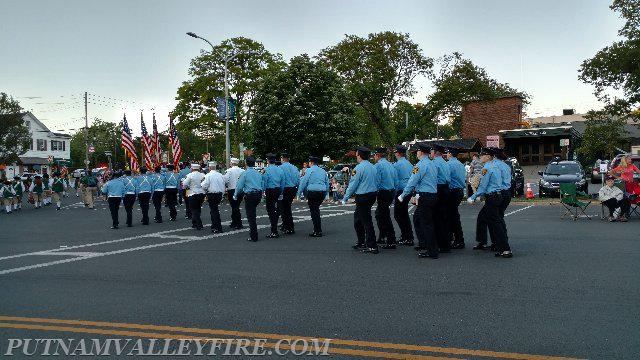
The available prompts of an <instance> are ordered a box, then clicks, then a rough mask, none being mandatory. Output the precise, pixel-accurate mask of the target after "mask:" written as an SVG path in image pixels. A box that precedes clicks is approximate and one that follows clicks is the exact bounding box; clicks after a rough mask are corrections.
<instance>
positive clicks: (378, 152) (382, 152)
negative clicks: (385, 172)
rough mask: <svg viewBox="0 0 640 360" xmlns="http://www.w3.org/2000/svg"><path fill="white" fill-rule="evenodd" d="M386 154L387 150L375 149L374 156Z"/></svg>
mask: <svg viewBox="0 0 640 360" xmlns="http://www.w3.org/2000/svg"><path fill="white" fill-rule="evenodd" d="M388 152H389V150H387V148H383V147H379V148H376V154H386V153H388Z"/></svg>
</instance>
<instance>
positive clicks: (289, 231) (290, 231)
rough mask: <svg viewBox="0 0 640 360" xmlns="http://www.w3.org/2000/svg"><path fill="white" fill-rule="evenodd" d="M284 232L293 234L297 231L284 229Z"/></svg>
mask: <svg viewBox="0 0 640 360" xmlns="http://www.w3.org/2000/svg"><path fill="white" fill-rule="evenodd" d="M284 233H285V235H293V234H295V233H296V232H295V231H293V230H285V231H284Z"/></svg>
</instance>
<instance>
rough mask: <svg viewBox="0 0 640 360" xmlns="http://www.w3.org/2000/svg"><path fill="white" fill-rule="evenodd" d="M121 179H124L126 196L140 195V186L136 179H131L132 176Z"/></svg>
mask: <svg viewBox="0 0 640 360" xmlns="http://www.w3.org/2000/svg"><path fill="white" fill-rule="evenodd" d="M120 179H122V183H123V184H124V193H125V194H134V195H135V194H137V193H138V186H137V185H136V184H137V181H136V178H134V177H131V176H127V175H125V176H123V177H121V178H120Z"/></svg>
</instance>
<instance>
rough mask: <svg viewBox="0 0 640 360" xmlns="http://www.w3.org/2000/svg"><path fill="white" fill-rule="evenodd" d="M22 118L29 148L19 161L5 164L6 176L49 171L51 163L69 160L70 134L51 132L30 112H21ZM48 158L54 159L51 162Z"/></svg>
mask: <svg viewBox="0 0 640 360" xmlns="http://www.w3.org/2000/svg"><path fill="white" fill-rule="evenodd" d="M22 120H24V123H25V125H26V126H27V128H28V129H29V133H30V134H31V144H30V146H29V150H27V152H25V153H24V154H22V155H20V156H19V158H20V162H21V163H14V164H11V165H9V166H7V168H6V175H7V177H13V176H15V175H20V174H23V173H25V172H37V173H43V172H44V171H46V172H48V173H51V166H52V165H56V163H59V162H60V161H70V160H71V136H70V135H67V134H61V133H54V132H52V131H51V130H49V128H47V127H46V126H45V125H44V124H43V123H42V122H41V121H40V120H38V119H37V118H36V117H35V116H34V115H33V114H32V113H30V112H26V113H23V114H22ZM50 159H54V160H53V162H50Z"/></svg>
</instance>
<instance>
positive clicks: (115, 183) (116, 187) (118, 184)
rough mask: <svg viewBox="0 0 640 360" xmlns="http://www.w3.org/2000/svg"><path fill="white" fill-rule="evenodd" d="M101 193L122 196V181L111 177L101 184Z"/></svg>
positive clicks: (109, 195)
mask: <svg viewBox="0 0 640 360" xmlns="http://www.w3.org/2000/svg"><path fill="white" fill-rule="evenodd" d="M102 193H103V194H106V195H107V196H108V197H120V198H121V197H123V196H124V183H123V182H122V179H120V178H117V179H112V180H109V181H107V183H106V184H104V185H102Z"/></svg>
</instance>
